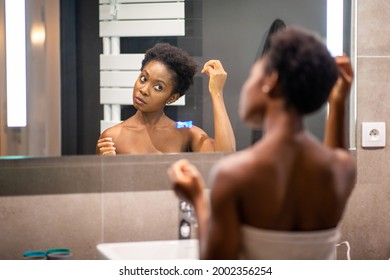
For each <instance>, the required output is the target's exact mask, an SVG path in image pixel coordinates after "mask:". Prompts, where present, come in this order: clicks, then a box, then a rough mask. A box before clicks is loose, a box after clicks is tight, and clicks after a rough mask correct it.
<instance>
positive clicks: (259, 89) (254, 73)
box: [239, 59, 267, 128]
mask: <svg viewBox="0 0 390 280" xmlns="http://www.w3.org/2000/svg"><path fill="white" fill-rule="evenodd" d="M264 64H265V63H264V59H260V60H258V61H257V62H256V63H255V64H253V66H252V69H251V71H250V74H249V77H248V78H247V80H246V81H245V83H244V85H243V86H242V89H241V95H240V104H239V116H240V118H241V120H242V121H244V122H245V123H246V124H248V125H250V126H252V127H256V128H258V127H259V126H260V125H261V121H262V118H263V116H264V112H265V104H266V100H267V95H266V94H265V93H264V92H263V86H264V80H265V77H266V74H265V73H264Z"/></svg>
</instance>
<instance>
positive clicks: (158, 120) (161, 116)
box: [134, 110, 166, 126]
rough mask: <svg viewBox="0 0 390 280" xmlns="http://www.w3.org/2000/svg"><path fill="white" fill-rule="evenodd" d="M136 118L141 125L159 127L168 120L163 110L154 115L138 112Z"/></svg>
mask: <svg viewBox="0 0 390 280" xmlns="http://www.w3.org/2000/svg"><path fill="white" fill-rule="evenodd" d="M134 116H135V118H136V120H137V121H138V122H139V123H140V124H141V125H145V126H158V125H161V124H163V123H164V120H166V115H165V113H164V111H163V110H161V111H158V112H153V113H145V112H142V111H140V110H138V111H137V112H136V113H135V115H134Z"/></svg>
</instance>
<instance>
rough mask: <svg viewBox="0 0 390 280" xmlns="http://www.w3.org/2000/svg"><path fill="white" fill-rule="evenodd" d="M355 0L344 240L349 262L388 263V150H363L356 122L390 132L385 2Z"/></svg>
mask: <svg viewBox="0 0 390 280" xmlns="http://www.w3.org/2000/svg"><path fill="white" fill-rule="evenodd" d="M356 2H357V4H358V6H357V8H358V9H357V56H358V57H357V71H356V78H357V151H356V155H357V167H358V175H357V184H356V187H355V190H354V192H353V194H352V197H351V200H350V202H349V205H348V209H347V211H346V215H345V217H344V221H343V233H344V234H343V235H344V236H343V238H344V239H345V240H348V241H349V242H350V244H351V258H352V259H389V258H390V166H389V160H390V150H389V149H388V148H387V147H385V148H380V149H363V148H362V147H361V124H362V122H386V123H387V131H389V129H390V128H389V124H390V122H389V121H390V78H389V77H390V36H389V34H390V1H388V0H369V1H368V0H358V1H356ZM386 134H387V138H388V139H389V132H387V133H386ZM387 145H389V141H387Z"/></svg>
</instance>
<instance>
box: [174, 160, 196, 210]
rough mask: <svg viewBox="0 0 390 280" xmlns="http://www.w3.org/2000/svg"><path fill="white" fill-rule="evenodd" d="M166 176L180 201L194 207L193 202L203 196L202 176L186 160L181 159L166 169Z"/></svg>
mask: <svg viewBox="0 0 390 280" xmlns="http://www.w3.org/2000/svg"><path fill="white" fill-rule="evenodd" d="M168 176H169V178H170V180H171V182H172V184H173V189H174V191H175V193H176V194H177V196H178V197H179V198H180V199H183V200H186V201H188V202H190V203H191V204H193V205H194V203H195V201H196V200H197V199H198V198H200V197H201V196H202V195H203V188H204V183H203V178H202V175H201V174H200V173H199V171H198V169H196V167H195V166H194V165H192V164H191V163H190V162H189V161H188V160H186V159H181V160H178V161H176V162H175V163H173V164H172V165H171V167H170V168H169V169H168Z"/></svg>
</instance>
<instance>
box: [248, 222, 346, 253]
mask: <svg viewBox="0 0 390 280" xmlns="http://www.w3.org/2000/svg"><path fill="white" fill-rule="evenodd" d="M241 230H242V239H243V244H242V250H241V258H242V259H255V260H256V259H258V260H260V259H263V260H330V259H335V256H336V244H337V243H338V241H339V239H340V230H339V228H333V229H327V230H317V231H296V232H295V231H277V230H265V229H258V228H255V227H252V226H248V225H242V226H241Z"/></svg>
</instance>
